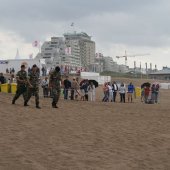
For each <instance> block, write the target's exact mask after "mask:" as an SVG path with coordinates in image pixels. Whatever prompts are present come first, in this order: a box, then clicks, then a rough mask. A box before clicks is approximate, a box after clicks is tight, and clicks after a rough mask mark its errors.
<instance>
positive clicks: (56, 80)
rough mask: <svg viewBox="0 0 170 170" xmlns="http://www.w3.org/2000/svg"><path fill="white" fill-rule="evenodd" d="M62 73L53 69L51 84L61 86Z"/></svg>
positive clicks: (55, 86)
mask: <svg viewBox="0 0 170 170" xmlns="http://www.w3.org/2000/svg"><path fill="white" fill-rule="evenodd" d="M60 81H61V73H60V72H58V73H57V72H56V71H53V72H52V73H51V74H50V84H51V86H52V87H53V88H60Z"/></svg>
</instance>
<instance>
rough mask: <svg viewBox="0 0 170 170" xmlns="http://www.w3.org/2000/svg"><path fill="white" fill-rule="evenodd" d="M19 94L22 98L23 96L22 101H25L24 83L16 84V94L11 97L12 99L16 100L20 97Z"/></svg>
mask: <svg viewBox="0 0 170 170" xmlns="http://www.w3.org/2000/svg"><path fill="white" fill-rule="evenodd" d="M20 95H23V98H24V101H25V100H26V97H27V93H26V86H25V85H23V86H18V88H17V91H16V94H15V96H14V98H13V101H15V100H17V99H18V98H19V97H20Z"/></svg>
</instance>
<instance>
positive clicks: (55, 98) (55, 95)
mask: <svg viewBox="0 0 170 170" xmlns="http://www.w3.org/2000/svg"><path fill="white" fill-rule="evenodd" d="M60 94H61V89H60V88H52V96H53V101H52V104H54V105H55V104H57V103H58V101H59V98H60Z"/></svg>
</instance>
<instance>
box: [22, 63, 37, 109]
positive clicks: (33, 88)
mask: <svg viewBox="0 0 170 170" xmlns="http://www.w3.org/2000/svg"><path fill="white" fill-rule="evenodd" d="M39 75H40V74H39V71H38V67H37V66H36V65H35V64H34V65H33V67H32V70H31V72H30V73H29V75H28V82H29V84H30V86H29V87H28V88H27V98H26V100H25V102H24V106H28V104H27V103H28V101H29V100H30V98H31V96H32V95H33V94H34V95H35V104H36V108H37V109H40V106H39Z"/></svg>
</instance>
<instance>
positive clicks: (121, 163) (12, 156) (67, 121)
mask: <svg viewBox="0 0 170 170" xmlns="http://www.w3.org/2000/svg"><path fill="white" fill-rule="evenodd" d="M169 97H170V90H161V91H160V103H159V104H144V103H141V102H140V98H137V99H135V100H134V103H119V102H118V101H119V97H118V99H117V102H116V103H102V102H101V98H102V88H101V87H100V88H98V89H97V101H96V102H84V101H71V100H68V101H64V100H63V99H62V98H61V100H60V102H59V104H58V106H59V109H52V108H51V99H49V98H46V99H44V98H41V99H40V105H41V107H42V109H41V110H38V109H36V108H35V104H34V98H33V97H32V99H31V101H30V103H29V104H30V106H29V107H26V108H25V107H24V106H23V99H22V97H20V98H19V99H18V100H17V102H16V104H15V105H11V100H12V95H11V94H5V93H0V135H1V137H0V170H169V169H170V102H169Z"/></svg>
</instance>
